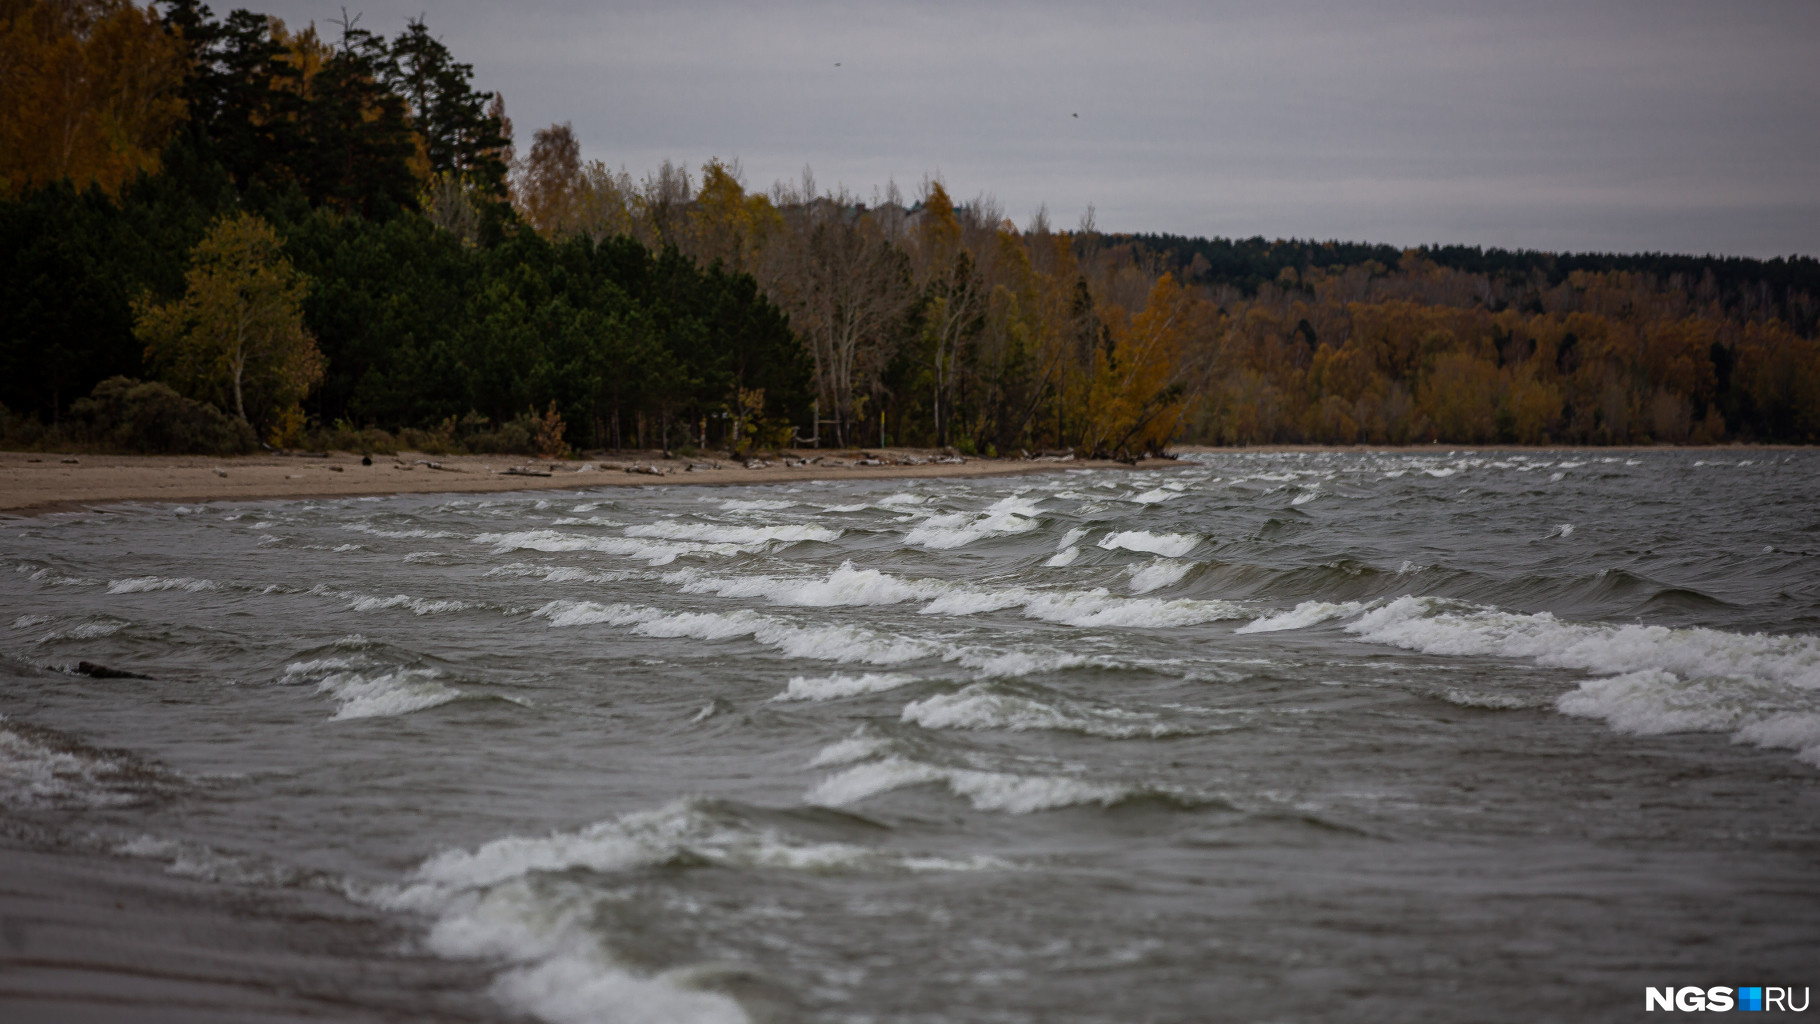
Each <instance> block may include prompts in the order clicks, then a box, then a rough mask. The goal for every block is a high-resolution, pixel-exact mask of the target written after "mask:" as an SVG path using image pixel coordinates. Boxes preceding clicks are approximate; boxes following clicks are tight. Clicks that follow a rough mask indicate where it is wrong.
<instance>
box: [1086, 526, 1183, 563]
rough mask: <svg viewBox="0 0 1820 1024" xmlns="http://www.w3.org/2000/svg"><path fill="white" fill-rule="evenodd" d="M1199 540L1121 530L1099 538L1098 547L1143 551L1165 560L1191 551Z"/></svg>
mask: <svg viewBox="0 0 1820 1024" xmlns="http://www.w3.org/2000/svg"><path fill="white" fill-rule="evenodd" d="M1200 543H1201V538H1200V537H1197V536H1195V535H1194V534H1191V533H1151V532H1150V531H1148V530H1123V531H1119V532H1114V533H1109V534H1107V535H1106V536H1104V537H1101V538H1100V547H1102V548H1105V549H1106V550H1108V551H1112V550H1116V549H1119V548H1123V549H1125V550H1126V551H1144V552H1148V553H1150V554H1153V555H1162V556H1163V557H1165V558H1180V557H1182V556H1183V555H1185V554H1187V553H1188V552H1190V551H1193V550H1194V549H1195V548H1196V547H1197V546H1198V545H1199V544H1200Z"/></svg>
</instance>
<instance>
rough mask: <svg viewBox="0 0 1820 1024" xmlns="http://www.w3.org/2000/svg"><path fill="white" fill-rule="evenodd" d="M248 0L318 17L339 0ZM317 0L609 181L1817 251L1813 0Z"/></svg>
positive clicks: (1195, 229) (1817, 54)
mask: <svg viewBox="0 0 1820 1024" xmlns="http://www.w3.org/2000/svg"><path fill="white" fill-rule="evenodd" d="M231 6H233V5H232V4H231V3H218V4H217V13H225V12H226V10H227V9H228V8H229V7H231ZM252 6H254V7H255V8H262V9H264V10H265V11H267V12H268V13H272V14H277V15H278V16H280V17H282V18H284V19H285V20H286V21H287V22H288V23H290V24H291V25H293V26H294V27H295V26H301V25H303V24H306V23H308V22H310V21H312V20H314V21H315V22H317V24H318V26H319V27H320V28H323V29H325V30H328V31H332V30H331V29H330V28H329V25H328V23H329V22H330V21H332V20H337V19H339V16H340V10H341V7H342V6H343V4H342V2H341V0H265V2H264V3H263V4H259V3H254V4H252ZM346 6H347V8H348V10H349V11H350V12H355V11H359V12H363V17H362V19H361V21H360V25H361V27H363V28H367V29H370V30H373V31H376V32H381V33H383V34H385V35H388V36H391V35H395V34H396V33H397V32H398V31H399V30H400V29H401V28H403V26H404V23H405V20H406V19H407V18H409V17H412V16H415V15H417V14H420V13H421V14H424V15H426V16H427V20H428V23H429V27H430V29H431V31H432V32H433V33H435V34H436V35H437V36H439V37H440V38H442V40H443V41H444V42H446V43H447V44H448V45H449V46H450V48H451V49H452V50H454V52H455V55H456V57H457V58H458V59H460V60H464V61H467V62H469V63H472V64H473V65H474V69H475V80H476V84H477V85H478V86H479V87H480V88H482V89H488V90H495V91H499V92H502V93H504V94H505V97H506V105H507V112H508V113H509V114H510V115H511V117H512V119H513V120H514V122H515V123H516V126H517V132H518V141H519V145H520V149H521V151H523V150H524V149H527V148H528V147H529V144H530V136H531V132H532V131H533V130H534V129H536V128H538V127H541V126H545V125H548V124H550V123H552V122H556V121H569V122H571V123H572V124H573V125H574V126H575V131H576V133H577V135H578V136H579V137H580V139H581V142H582V147H583V155H584V157H585V158H587V159H599V160H604V161H606V162H607V163H608V164H610V165H613V166H614V167H619V166H622V165H623V166H624V167H625V168H626V169H627V170H629V171H631V172H632V174H633V176H634V177H642V176H643V175H644V174H645V173H647V172H648V171H651V170H653V169H655V168H656V166H657V165H658V164H659V163H660V162H661V161H663V160H664V159H665V158H669V159H672V160H675V161H677V162H679V163H683V164H685V165H688V166H689V167H690V168H691V169H694V168H698V167H699V165H700V164H701V163H702V162H704V161H705V160H707V159H708V158H709V157H711V156H719V157H721V158H723V159H728V160H731V159H738V160H739V162H740V164H741V166H742V167H743V169H744V171H745V177H746V180H747V183H748V184H749V185H751V186H754V187H757V188H759V189H768V188H769V187H770V185H771V183H772V182H774V181H776V180H778V179H780V178H795V177H797V176H798V175H800V173H801V171H802V169H803V167H804V166H805V165H807V166H809V167H811V168H813V170H814V172H815V177H816V180H817V183H818V185H820V186H822V187H824V188H828V187H834V186H845V187H846V188H847V189H849V190H850V191H852V192H855V193H857V194H858V195H859V196H860V197H861V198H870V197H871V195H872V194H873V192H874V191H875V190H876V189H882V187H883V186H884V185H885V183H886V181H887V180H890V179H895V180H896V181H897V182H898V183H899V185H900V186H902V187H903V188H904V190H905V191H906V192H908V193H914V191H915V188H916V185H917V183H918V182H920V181H921V180H922V179H923V178H924V176H925V175H933V176H939V177H940V178H941V179H942V180H943V181H945V182H946V183H947V185H948V187H949V191H950V192H951V193H953V194H955V195H956V196H957V197H958V198H967V197H973V196H977V195H980V194H987V195H990V196H991V197H993V198H995V199H996V200H997V201H998V202H999V203H1000V205H1001V206H1002V207H1003V208H1004V210H1005V212H1006V213H1007V214H1008V215H1009V216H1011V217H1013V218H1014V219H1016V220H1017V221H1018V222H1019V223H1020V224H1023V223H1026V222H1027V221H1028V220H1029V218H1030V216H1031V215H1032V214H1033V213H1034V212H1035V211H1036V210H1037V209H1038V207H1039V206H1045V205H1046V206H1047V208H1048V210H1049V213H1050V217H1051V220H1052V221H1053V222H1055V223H1056V224H1057V225H1058V226H1073V225H1075V224H1076V223H1077V222H1078V220H1079V219H1080V216H1081V214H1082V212H1083V211H1085V210H1086V208H1087V207H1088V205H1089V204H1092V205H1093V206H1094V207H1095V208H1096V220H1097V223H1098V225H1099V227H1100V229H1101V230H1105V231H1167V232H1174V233H1178V234H1191V235H1227V236H1250V235H1265V236H1267V237H1272V238H1276V237H1298V238H1310V237H1312V238H1318V239H1328V238H1339V239H1348V240H1362V241H1373V242H1389V243H1392V244H1396V245H1414V244H1421V243H1425V242H1443V243H1465V244H1472V245H1485V246H1493V245H1496V246H1506V247H1526V248H1540V249H1552V250H1574V251H1586V250H1597V251H1653V250H1662V251H1672V252H1691V253H1708V252H1711V253H1722V254H1732V255H1751V256H1774V255H1786V254H1789V253H1802V254H1809V255H1812V254H1816V253H1820V2H1815V0H1792V2H1752V0H1733V2H1729V3H1717V2H1702V3H1682V2H1675V0H1643V2H1634V3H1614V2H1606V3H1601V2H1597V0H1581V2H1573V3H1531V2H1511V0H1502V2H1494V3H1478V4H1465V3H1455V4H1423V3H1381V2H1372V3H1367V2H1358V0H1354V2H1331V3H1285V2H1279V0H1270V2H1258V0H1245V2H1243V3H1231V4H1227V3H1182V4H1139V3H1118V4H1078V5H1074V4H1067V3H1060V2H1051V3H1035V2H1017V3H993V2H981V0H975V2H971V3H952V4H945V3H895V4H882V5H881V4H868V3H838V4H837V3H815V2H805V0H774V2H769V3H752V2H750V0H747V2H743V3H726V4H717V3H693V2H687V0H668V2H660V3H644V2H622V3H585V2H581V0H516V2H511V0H507V2H500V0H489V2H485V3H482V2H477V0H440V2H437V3H434V4H432V3H429V2H428V0H352V2H348V3H347V4H346ZM837 65H838V66H837ZM1077 114H1078V115H1079V116H1078V117H1077V116H1075V115H1077Z"/></svg>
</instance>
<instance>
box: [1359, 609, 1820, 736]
mask: <svg viewBox="0 0 1820 1024" xmlns="http://www.w3.org/2000/svg"><path fill="white" fill-rule="evenodd" d="M1345 628H1346V630H1347V631H1348V632H1352V633H1356V634H1358V635H1359V637H1360V638H1361V639H1364V640H1367V641H1371V642H1374V643H1383V644H1390V645H1393V646H1397V647H1403V648H1407V649H1409V650H1418V651H1423V652H1425V653H1428V654H1443V655H1459V656H1497V657H1510V658H1528V659H1532V660H1534V661H1535V662H1536V663H1537V664H1539V665H1545V666H1552V667H1561V668H1573V669H1581V670H1584V671H1588V672H1595V673H1601V674H1602V678H1596V679H1588V680H1585V681H1583V682H1582V683H1581V684H1580V685H1579V687H1578V688H1577V689H1575V690H1572V691H1570V692H1568V693H1565V694H1563V695H1561V697H1560V698H1559V699H1558V700H1557V701H1556V702H1555V706H1556V708H1557V709H1558V710H1559V711H1561V712H1562V713H1563V714H1568V715H1575V716H1579V717H1585V718H1598V719H1602V720H1604V721H1605V722H1606V723H1607V724H1608V725H1609V726H1610V727H1611V728H1612V729H1614V730H1616V731H1618V732H1622V733H1631V734H1639V735H1654V734H1661V733H1671V732H1729V733H1731V734H1732V736H1733V738H1734V740H1736V741H1737V742H1741V743H1755V744H1757V745H1759V746H1774V747H1793V748H1795V749H1796V750H1797V751H1798V753H1797V757H1799V758H1800V759H1801V760H1803V761H1805V762H1808V763H1813V764H1820V731H1814V732H1811V733H1810V732H1809V731H1808V729H1807V723H1809V722H1810V720H1811V721H1820V718H1816V717H1814V716H1820V638H1817V637H1812V636H1804V635H1794V636H1772V635H1767V634H1762V633H1751V634H1740V633H1727V632H1724V631H1721V630H1715V629H1706V628H1701V627H1694V628H1686V629H1671V628H1669V627H1666V626H1645V625H1638V624H1625V625H1618V624H1611V623H1598V622H1563V621H1561V620H1559V619H1557V618H1555V617H1554V616H1553V615H1551V614H1549V613H1548V612H1536V613H1533V614H1524V613H1519V612H1506V611H1501V610H1498V609H1495V608H1485V607H1480V606H1473V605H1466V604H1462V603H1460V602H1454V601H1446V600H1443V599H1440V598H1429V597H1402V598H1398V599H1397V600H1396V601H1393V602H1391V603H1390V604H1388V605H1385V606H1384V607H1382V608H1379V609H1376V610H1373V611H1368V612H1366V613H1365V614H1364V615H1361V616H1360V617H1359V618H1358V620H1357V621H1355V622H1352V623H1348V624H1347V626H1346V627H1345Z"/></svg>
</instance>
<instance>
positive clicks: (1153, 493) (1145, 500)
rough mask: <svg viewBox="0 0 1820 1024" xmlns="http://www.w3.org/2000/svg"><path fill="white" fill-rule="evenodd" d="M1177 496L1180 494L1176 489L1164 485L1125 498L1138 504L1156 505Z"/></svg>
mask: <svg viewBox="0 0 1820 1024" xmlns="http://www.w3.org/2000/svg"><path fill="white" fill-rule="evenodd" d="M1179 497H1181V494H1180V493H1179V492H1178V491H1175V490H1172V489H1170V488H1166V487H1158V488H1155V489H1153V490H1148V491H1145V492H1144V493H1142V494H1135V495H1132V496H1131V497H1130V498H1128V499H1126V500H1128V501H1132V502H1136V503H1137V504H1139V505H1156V504H1160V503H1162V502H1165V501H1168V500H1169V499H1170V498H1179Z"/></svg>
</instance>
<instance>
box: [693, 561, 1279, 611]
mask: <svg viewBox="0 0 1820 1024" xmlns="http://www.w3.org/2000/svg"><path fill="white" fill-rule="evenodd" d="M1189 568H1191V566H1185V567H1183V568H1182V569H1181V574H1186V573H1187V571H1188V569H1189ZM1173 572H1174V566H1173V565H1171V566H1169V567H1166V568H1163V569H1160V570H1158V575H1157V578H1164V577H1167V576H1169V575H1170V574H1172V573H1173ZM1177 578H1179V576H1177ZM665 581H666V582H669V583H673V584H677V585H679V586H680V587H681V588H682V589H683V590H684V591H685V592H687V593H693V594H713V595H716V596H719V597H731V598H749V597H762V598H764V599H766V600H768V601H770V602H772V603H773V604H779V605H786V606H789V605H795V606H807V607H823V608H825V607H862V606H868V605H889V604H901V603H904V602H908V601H926V602H927V603H926V604H924V605H923V607H922V608H921V609H920V613H921V614H923V615H953V616H969V615H979V614H983V613H986V612H995V611H1003V610H1005V609H1009V608H1019V609H1022V611H1023V614H1024V616H1025V617H1026V618H1032V619H1040V620H1043V621H1046V622H1056V623H1060V624H1063V625H1068V626H1080V627H1170V626H1187V625H1196V624H1199V623H1203V622H1213V621H1217V620H1220V619H1231V618H1241V617H1244V616H1245V615H1248V614H1250V613H1249V611H1248V610H1247V609H1246V608H1245V607H1244V606H1241V605H1238V604H1236V603H1234V602H1230V601H1196V600H1187V599H1177V600H1162V599H1159V598H1148V597H1145V598H1138V597H1119V596H1116V595H1113V594H1112V593H1110V592H1108V591H1107V590H1105V589H1103V588H1095V589H1093V590H1037V589H1032V588H1029V587H997V588H991V587H977V586H970V585H965V584H957V583H949V582H946V581H941V580H906V579H903V578H902V577H898V576H893V575H891V574H889V573H884V572H880V571H879V570H877V569H856V568H854V567H853V563H851V562H843V563H842V564H841V565H840V567H839V568H837V569H835V570H834V571H832V572H830V573H829V574H828V575H827V576H826V577H824V578H821V579H816V578H813V577H811V578H808V579H803V578H787V577H776V576H741V577H733V578H723V577H714V576H707V575H703V574H702V573H700V572H697V571H693V570H685V571H681V572H675V573H671V574H670V575H669V576H666V577H665ZM1157 585H1158V586H1162V585H1165V584H1162V583H1158V584H1157Z"/></svg>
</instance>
